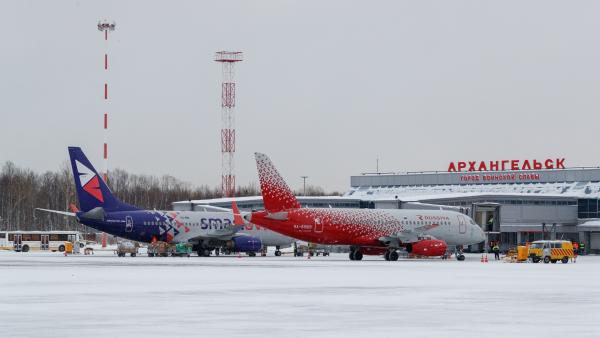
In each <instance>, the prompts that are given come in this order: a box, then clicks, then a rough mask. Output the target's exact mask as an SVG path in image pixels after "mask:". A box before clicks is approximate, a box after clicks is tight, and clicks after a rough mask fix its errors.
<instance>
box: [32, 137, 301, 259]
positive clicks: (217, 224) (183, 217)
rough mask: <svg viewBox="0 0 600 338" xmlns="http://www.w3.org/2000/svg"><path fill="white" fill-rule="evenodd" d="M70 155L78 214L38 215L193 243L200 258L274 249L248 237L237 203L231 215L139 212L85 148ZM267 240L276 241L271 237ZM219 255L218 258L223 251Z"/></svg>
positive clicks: (135, 236) (142, 238) (147, 238)
mask: <svg viewBox="0 0 600 338" xmlns="http://www.w3.org/2000/svg"><path fill="white" fill-rule="evenodd" d="M69 155H70V158H71V166H72V169H73V176H74V180H75V187H76V191H77V198H78V200H79V210H76V211H75V212H66V211H58V210H48V209H41V208H38V210H42V211H47V212H52V213H58V214H63V215H68V216H74V217H76V218H77V220H78V221H79V222H80V223H81V224H84V225H86V226H89V227H91V228H94V229H97V230H99V231H103V232H106V233H108V234H111V235H114V236H117V237H121V238H126V239H129V240H134V241H138V242H146V243H151V242H155V241H163V242H167V243H191V244H192V245H193V250H194V251H197V252H198V255H199V256H209V255H210V254H211V252H212V251H213V250H214V249H224V250H226V251H232V252H233V251H236V252H247V253H249V254H250V255H253V254H254V253H255V252H258V251H260V250H261V249H262V247H263V245H268V244H269V243H263V241H262V240H261V238H260V235H259V236H253V235H250V234H249V233H248V231H247V229H248V227H247V225H248V224H245V222H244V220H243V218H242V215H241V213H240V211H239V209H238V208H237V205H236V204H235V202H233V203H232V206H233V210H232V211H231V210H228V209H223V208H216V207H212V208H213V209H212V210H214V212H213V211H159V210H144V209H140V208H138V207H136V206H133V205H130V204H127V203H124V202H122V201H120V200H119V199H117V198H116V197H115V196H114V195H113V194H112V192H111V190H110V189H109V187H108V186H107V185H106V183H105V182H104V180H103V179H102V176H101V175H99V174H98V172H97V171H96V169H94V167H93V166H92V164H91V163H90V161H89V160H88V159H87V157H86V156H85V154H84V153H83V151H82V150H81V148H79V147H69ZM207 208H211V207H207ZM263 232H264V231H263ZM269 232H270V231H269ZM267 235H269V236H270V237H273V236H272V234H267ZM278 236H279V237H285V236H282V235H278ZM286 238H287V239H286V240H284V239H282V238H276V240H277V243H278V244H277V245H279V244H281V243H285V242H290V244H291V241H292V239H290V238H289V237H286ZM215 252H216V253H218V250H216V251H215ZM278 252H279V250H278V251H277V252H276V255H277V253H278ZM280 254H281V253H280V252H279V255H280Z"/></svg>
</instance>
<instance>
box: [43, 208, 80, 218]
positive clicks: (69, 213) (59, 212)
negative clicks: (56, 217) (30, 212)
mask: <svg viewBox="0 0 600 338" xmlns="http://www.w3.org/2000/svg"><path fill="white" fill-rule="evenodd" d="M35 210H40V211H45V212H50V213H53V214H60V215H65V216H71V217H75V213H74V212H68V211H59V210H50V209H42V208H35Z"/></svg>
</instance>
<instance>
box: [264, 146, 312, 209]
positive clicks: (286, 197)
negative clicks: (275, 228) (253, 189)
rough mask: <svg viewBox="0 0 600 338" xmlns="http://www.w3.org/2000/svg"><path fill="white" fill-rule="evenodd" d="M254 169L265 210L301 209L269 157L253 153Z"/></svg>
mask: <svg viewBox="0 0 600 338" xmlns="http://www.w3.org/2000/svg"><path fill="white" fill-rule="evenodd" d="M254 155H255V157H256V168H257V169H258V178H259V180H260V190H261V192H262V197H263V202H264V204H265V210H267V211H269V212H278V211H282V210H287V209H297V208H301V206H300V203H298V200H297V199H296V196H294V194H293V193H292V190H291V189H290V187H288V185H287V184H286V183H285V181H284V180H283V178H282V177H281V175H280V174H279V172H278V171H277V169H276V168H275V166H274V165H273V163H272V162H271V160H270V159H269V157H267V155H265V154H260V153H255V154H254Z"/></svg>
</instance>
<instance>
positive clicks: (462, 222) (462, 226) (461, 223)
mask: <svg viewBox="0 0 600 338" xmlns="http://www.w3.org/2000/svg"><path fill="white" fill-rule="evenodd" d="M458 233H460V234H465V233H467V220H466V219H465V218H464V216H458Z"/></svg>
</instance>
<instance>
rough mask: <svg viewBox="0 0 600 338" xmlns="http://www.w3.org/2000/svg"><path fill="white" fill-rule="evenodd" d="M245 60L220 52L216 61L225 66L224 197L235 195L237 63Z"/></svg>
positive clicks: (222, 102)
mask: <svg viewBox="0 0 600 338" xmlns="http://www.w3.org/2000/svg"><path fill="white" fill-rule="evenodd" d="M242 60H243V54H242V52H227V51H220V52H216V53H215V61H217V62H220V63H221V64H222V65H223V82H222V83H221V191H222V192H223V196H224V197H232V196H233V195H234V194H235V172H234V168H235V165H234V164H235V162H234V155H235V114H234V110H235V82H234V76H235V63H236V62H240V61H242Z"/></svg>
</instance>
